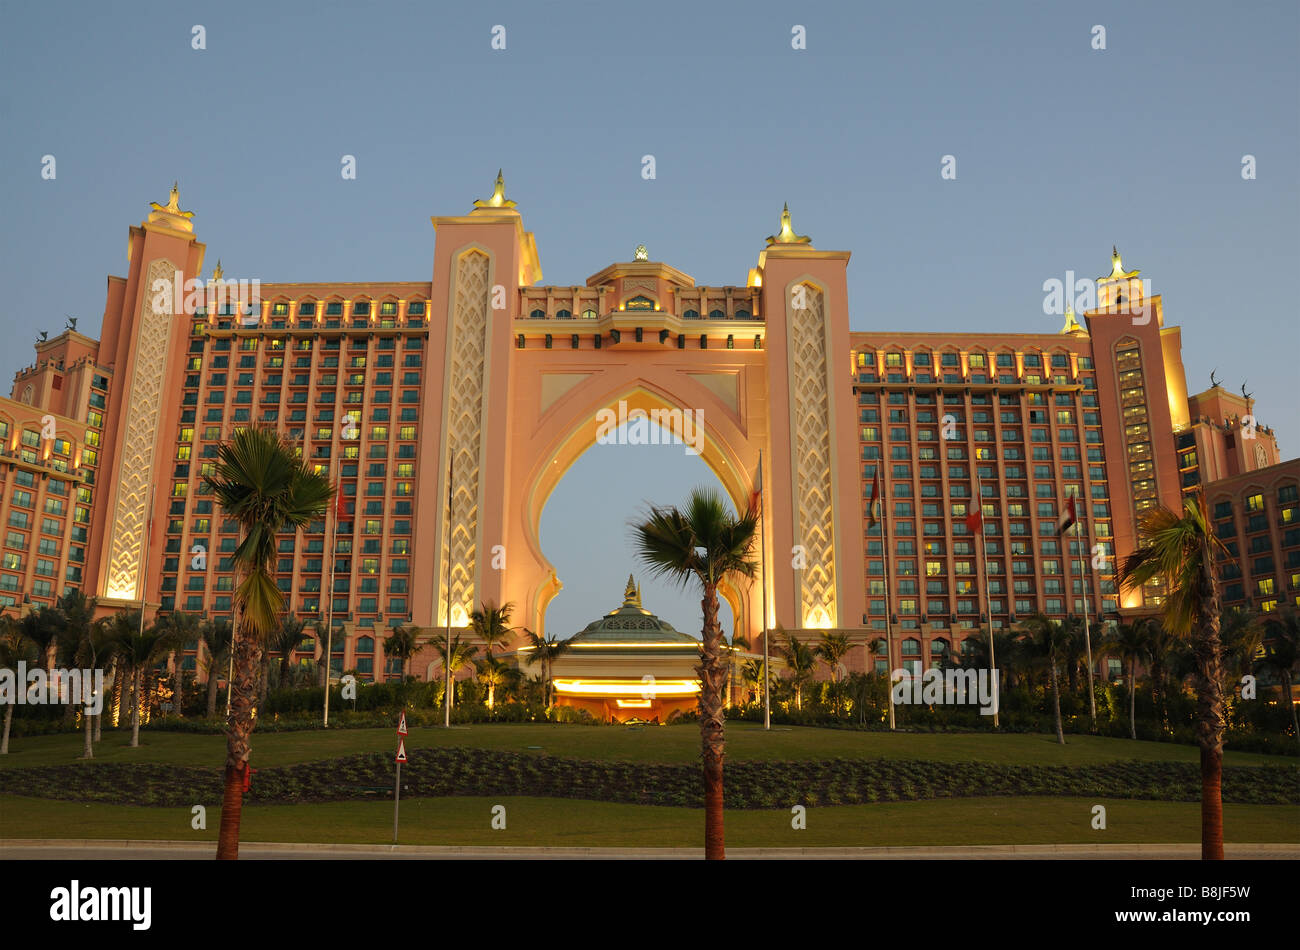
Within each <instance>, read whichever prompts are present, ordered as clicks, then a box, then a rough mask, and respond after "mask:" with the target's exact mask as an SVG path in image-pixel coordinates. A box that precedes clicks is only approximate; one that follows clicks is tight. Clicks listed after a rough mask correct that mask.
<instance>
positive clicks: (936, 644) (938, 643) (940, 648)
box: [930, 637, 949, 656]
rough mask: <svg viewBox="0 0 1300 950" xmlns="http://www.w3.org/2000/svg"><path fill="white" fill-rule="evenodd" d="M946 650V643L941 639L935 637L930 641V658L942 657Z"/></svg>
mask: <svg viewBox="0 0 1300 950" xmlns="http://www.w3.org/2000/svg"><path fill="white" fill-rule="evenodd" d="M948 649H949V648H948V641H947V640H945V639H944V638H943V637H935V638H934V639H933V640H931V641H930V656H944V655H945V654H946V653H948Z"/></svg>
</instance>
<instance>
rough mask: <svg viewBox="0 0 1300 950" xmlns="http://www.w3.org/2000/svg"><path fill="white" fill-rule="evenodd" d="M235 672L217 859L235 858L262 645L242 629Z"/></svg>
mask: <svg viewBox="0 0 1300 950" xmlns="http://www.w3.org/2000/svg"><path fill="white" fill-rule="evenodd" d="M232 649H233V650H234V651H235V672H234V680H233V684H232V687H231V699H230V718H229V719H228V720H227V722H226V785H225V793H224V795H223V796H222V800H221V830H220V831H219V832H218V833H217V860H219V861H233V860H235V859H237V858H238V857H239V820H240V817H241V815H242V813H243V807H244V781H245V779H246V777H247V774H248V768H249V763H248V759H249V756H250V755H251V754H252V743H251V737H252V734H253V704H254V702H255V701H256V698H257V679H258V673H259V672H260V671H261V668H262V647H261V645H260V644H259V643H258V642H257V640H256V639H255V638H254V637H252V636H251V635H249V634H248V633H247V632H246V631H242V630H241V631H237V632H236V635H235V643H234V645H233V647H232Z"/></svg>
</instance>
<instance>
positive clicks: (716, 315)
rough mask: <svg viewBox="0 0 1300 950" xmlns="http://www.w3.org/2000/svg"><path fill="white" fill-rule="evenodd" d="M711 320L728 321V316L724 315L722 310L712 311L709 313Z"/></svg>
mask: <svg viewBox="0 0 1300 950" xmlns="http://www.w3.org/2000/svg"><path fill="white" fill-rule="evenodd" d="M709 319H710V320H725V319H727V315H726V314H725V313H723V312H722V311H721V310H710V311H709Z"/></svg>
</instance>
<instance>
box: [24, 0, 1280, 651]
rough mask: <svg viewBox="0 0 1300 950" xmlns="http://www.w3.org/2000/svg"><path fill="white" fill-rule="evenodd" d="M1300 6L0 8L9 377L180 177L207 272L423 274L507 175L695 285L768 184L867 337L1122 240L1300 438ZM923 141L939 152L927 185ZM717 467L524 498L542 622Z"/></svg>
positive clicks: (1036, 283)
mask: <svg viewBox="0 0 1300 950" xmlns="http://www.w3.org/2000/svg"><path fill="white" fill-rule="evenodd" d="M1298 11H1300V7H1298V6H1297V4H1295V3H1294V2H1282V3H1233V4H1228V3H1218V4H1211V3H1193V2H1178V3H1128V2H1094V3H1069V4H1059V3H1051V4H1047V3H1023V4H1022V3H1016V4H1011V3H993V4H974V3H965V2H951V3H905V4H880V3H847V2H846V3H837V4H830V3H814V2H801V3H798V4H791V3H767V2H762V3H759V2H745V3H725V4H723V3H699V2H694V3H670V2H655V3H628V2H601V3H590V4H577V3H574V4H562V3H537V2H529V3H496V2H493V3H485V4H455V5H452V4H443V3H428V2H425V3H411V4H396V3H386V2H374V3H361V2H355V3H314V4H303V5H301V6H289V5H286V4H278V3H268V2H257V3H238V2H206V3H185V2H166V3H123V4H102V3H79V4H67V3H57V2H52V3H14V2H4V3H0V131H2V132H3V134H0V211H2V212H3V214H2V215H0V220H3V222H4V224H5V227H4V228H3V229H2V231H0V277H2V278H3V285H4V287H5V288H6V298H5V300H4V302H3V304H2V305H0V314H3V316H2V317H0V320H2V321H3V322H2V324H0V325H2V326H3V328H4V330H5V331H6V334H5V335H6V337H7V338H8V339H7V345H5V346H4V347H3V350H2V351H0V376H2V378H3V380H4V390H5V391H6V392H7V391H8V385H9V384H8V381H9V379H10V378H11V377H12V374H13V372H14V371H16V370H17V369H19V368H20V367H21V366H23V365H25V364H27V363H29V362H30V361H31V359H32V350H31V344H32V341H33V340H34V339H35V338H36V334H37V331H38V330H42V329H44V330H49V331H50V334H51V336H53V335H56V334H57V333H58V332H60V330H61V328H62V327H63V324H64V315H65V314H70V315H73V316H76V317H78V318H80V326H79V329H81V330H82V331H84V332H86V333H89V334H91V335H96V334H97V333H98V330H99V326H100V322H101V316H102V313H103V307H104V287H105V285H104V279H105V276H106V275H108V274H124V273H125V272H126V267H127V262H126V254H125V251H126V229H127V227H128V226H129V225H132V224H138V223H139V222H140V221H142V220H143V219H144V217H145V215H146V213H147V211H148V202H149V201H166V198H167V190H168V188H169V187H170V186H171V183H172V180H173V179H179V181H180V193H181V206H182V207H183V208H186V209H189V210H192V211H194V212H195V218H194V224H195V231H196V233H197V235H198V237H199V239H200V240H201V241H204V242H205V243H206V244H207V245H208V261H207V266H208V268H209V269H210V268H211V265H212V264H213V263H215V262H216V259H217V258H218V257H220V258H221V259H222V261H223V264H224V266H225V269H226V272H227V276H247V277H257V278H260V279H262V280H265V281H308V280H327V281H356V280H427V279H429V276H430V274H431V272H432V260H433V246H434V232H433V229H432V227H431V226H430V224H429V216H430V215H432V214H461V213H464V212H466V211H468V210H469V208H470V203H471V201H472V200H473V199H475V198H480V197H486V196H487V195H488V194H490V192H491V185H492V179H493V178H494V176H495V175H496V171H497V168H498V167H503V168H504V169H505V175H506V182H507V193H508V195H509V197H511V198H513V199H514V200H516V201H518V202H519V210H520V211H521V212H522V214H523V217H524V223H525V226H526V227H527V228H528V229H530V230H532V231H534V232H535V233H536V235H537V243H538V249H539V252H540V255H541V261H542V267H543V270H544V272H545V282H546V283H554V284H561V285H569V284H580V283H583V282H584V281H585V280H586V278H587V277H588V276H589V275H591V274H594V273H595V272H597V271H598V270H600V269H601V268H602V267H604V266H605V265H607V264H609V263H610V262H612V261H616V260H630V259H631V257H632V252H633V249H634V248H635V247H636V245H637V244H639V243H644V244H646V245H647V246H648V248H649V251H650V256H651V259H652V260H660V261H664V262H667V263H669V264H672V265H673V266H676V267H678V268H680V269H682V270H684V271H686V272H687V273H689V274H691V275H692V276H693V277H694V278H695V279H696V280H697V281H699V282H700V283H706V284H713V285H718V284H743V283H744V282H745V279H746V275H747V272H748V268H749V267H751V266H753V264H754V263H755V262H756V258H757V255H758V253H759V251H760V250H761V249H762V248H763V238H764V236H766V235H768V234H773V233H775V231H776V230H777V228H778V225H779V214H780V210H781V205H782V203H783V202H787V201H788V202H789V203H790V209H791V212H792V213H793V216H794V227H795V230H796V231H797V232H798V233H800V234H808V235H811V237H812V239H813V242H814V244H815V245H816V246H817V247H819V248H825V249H847V250H850V251H852V252H853V259H852V261H851V262H850V264H849V293H850V309H851V313H852V321H853V327H854V328H855V329H875V328H894V327H896V328H900V329H901V328H909V329H921V330H933V331H944V330H953V331H956V330H972V329H974V330H989V331H1021V332H1041V331H1044V330H1047V331H1055V330H1057V329H1059V327H1060V325H1061V322H1062V321H1061V318H1060V317H1059V316H1056V315H1052V316H1047V315H1045V314H1044V313H1043V297H1044V293H1043V289H1042V286H1043V282H1044V281H1046V280H1049V279H1051V278H1054V277H1055V278H1058V279H1064V277H1065V274H1066V271H1067V269H1068V270H1073V271H1074V272H1075V273H1076V274H1077V275H1078V276H1079V277H1085V278H1095V277H1098V276H1100V275H1102V274H1104V273H1107V272H1108V271H1109V256H1110V248H1111V245H1112V244H1117V245H1118V246H1119V249H1120V251H1121V252H1122V254H1123V256H1124V262H1125V265H1126V266H1128V267H1130V268H1132V267H1136V268H1140V269H1141V271H1142V276H1143V277H1145V278H1150V279H1151V281H1152V289H1153V291H1154V292H1156V293H1160V294H1162V295H1163V297H1164V305H1165V318H1166V324H1167V325H1172V324H1178V325H1181V326H1182V327H1183V345H1184V346H1183V357H1184V360H1185V363H1186V367H1187V373H1188V383H1189V386H1190V387H1191V388H1192V390H1193V391H1199V390H1200V389H1203V388H1205V387H1207V386H1208V385H1209V374H1210V371H1211V370H1212V369H1216V368H1217V369H1218V374H1219V377H1220V378H1221V379H1222V381H1223V383H1224V385H1225V386H1227V387H1229V388H1230V389H1232V390H1234V391H1235V390H1237V389H1238V387H1239V386H1240V385H1241V383H1242V382H1243V381H1245V382H1248V388H1249V389H1250V390H1251V391H1253V392H1254V394H1255V396H1256V398H1257V400H1258V407H1259V408H1258V413H1257V415H1258V417H1259V419H1260V421H1261V422H1262V423H1263V424H1266V425H1272V426H1273V427H1274V428H1275V429H1276V430H1277V431H1278V434H1279V437H1280V440H1281V443H1282V452H1283V456H1284V457H1294V456H1295V455H1296V454H1297V451H1298V450H1300V444H1298V442H1300V404H1298V401H1297V399H1296V397H1295V391H1296V374H1297V370H1296V362H1297V361H1296V357H1297V354H1298V353H1300V345H1298V344H1300V330H1297V304H1296V295H1295V289H1294V282H1295V280H1296V278H1297V275H1298V274H1300V266H1298V265H1300V186H1298V185H1297V170H1298V169H1300V66H1298V65H1297V63H1298V62H1300V60H1298V58H1297V53H1298V52H1300V12H1298ZM195 24H201V25H203V26H204V27H205V28H206V43H207V48H206V49H205V50H201V51H196V50H194V49H192V48H191V35H192V32H191V28H192V27H193V26H194V25H195ZM796 24H799V25H802V26H804V27H805V28H806V34H807V49H806V50H794V49H792V48H791V36H792V34H791V30H792V27H793V26H794V25H796ZM496 25H501V26H504V27H505V28H506V49H505V50H493V49H492V48H491V39H492V28H493V27H494V26H496ZM1094 25H1102V26H1104V27H1105V28H1106V47H1107V48H1106V49H1105V50H1094V49H1093V48H1092V41H1093V34H1092V28H1093V26H1094ZM345 154H350V155H355V156H356V160H357V178H356V180H355V181H345V180H343V179H342V177H341V176H340V167H341V166H340V159H341V157H342V156H343V155H345ZM45 155H53V156H54V157H55V160H56V163H57V165H56V170H57V178H56V179H54V180H43V179H42V177H41V167H42V165H41V163H42V157H43V156H45ZM643 155H653V156H654V157H655V163H656V174H657V177H656V178H655V179H654V180H652V181H647V180H644V179H643V178H642V176H641V169H642V164H641V159H642V156H643ZM945 155H952V156H954V157H955V158H956V163H957V166H956V167H957V177H956V180H952V181H944V180H941V178H940V163H941V160H942V157H943V156H945ZM1245 155H1253V156H1254V157H1255V162H1256V166H1257V176H1258V177H1257V178H1256V180H1253V181H1245V180H1243V178H1242V174H1241V170H1242V159H1243V156H1245ZM702 482H707V483H709V484H714V485H716V484H717V483H716V481H715V480H714V479H713V476H712V475H711V474H709V472H708V470H707V468H705V466H704V464H703V463H702V462H701V461H700V460H699V459H697V458H688V457H686V456H685V455H684V453H683V452H682V450H681V449H680V448H679V447H678V448H673V447H667V446H664V447H645V448H634V447H627V446H619V447H613V446H610V447H606V446H597V447H595V448H594V449H593V450H592V451H590V452H589V453H588V454H587V455H585V456H584V457H583V458H582V459H580V460H579V462H578V463H577V464H576V465H575V466H574V468H573V469H572V470H571V472H570V474H569V476H568V477H567V478H566V479H565V480H564V481H563V482H562V483H561V485H560V486H559V488H558V489H557V491H556V493H555V494H554V495H553V496H552V499H551V501H550V504H549V506H548V508H547V510H546V513H545V516H544V519H543V544H544V547H545V550H546V552H547V554H548V556H549V557H550V558H551V560H552V561H553V562H554V563H555V565H556V567H557V569H558V572H559V575H560V577H561V579H562V580H563V581H564V583H565V590H564V592H563V593H562V594H561V595H560V596H559V597H558V598H557V599H556V600H555V601H554V603H553V604H552V607H551V611H550V616H549V617H548V621H547V624H548V632H552V633H558V634H561V635H567V634H568V633H570V632H573V631H576V630H578V629H580V628H581V627H582V626H583V625H585V624H586V623H587V622H588V621H589V620H591V619H593V618H595V617H596V616H598V615H599V614H601V613H603V612H605V611H607V610H609V609H611V608H613V607H615V606H617V604H618V603H619V601H620V600H621V593H622V590H623V585H624V583H625V581H626V578H627V574H628V573H629V571H631V570H633V569H634V564H633V561H632V555H631V550H630V546H629V544H628V541H627V521H628V518H629V517H630V516H631V515H632V514H633V513H635V512H636V511H637V510H638V509H639V508H641V507H642V506H644V504H645V503H646V502H648V501H654V502H658V503H671V502H677V501H680V500H681V499H683V498H684V497H685V495H686V492H687V491H688V490H689V488H690V487H691V486H692V485H694V484H697V483H702ZM644 586H645V601H646V605H647V606H648V607H650V608H651V609H654V610H657V611H658V612H659V613H660V614H661V615H663V616H664V617H665V618H667V619H668V620H670V621H671V622H672V623H673V624H674V625H676V626H677V627H678V628H679V629H683V630H687V631H691V632H698V629H699V616H700V614H699V602H698V597H697V595H696V594H694V593H693V592H691V593H681V592H679V591H676V590H674V589H671V588H667V587H662V586H659V585H655V584H652V583H650V582H648V581H647V582H646V583H645V585H644Z"/></svg>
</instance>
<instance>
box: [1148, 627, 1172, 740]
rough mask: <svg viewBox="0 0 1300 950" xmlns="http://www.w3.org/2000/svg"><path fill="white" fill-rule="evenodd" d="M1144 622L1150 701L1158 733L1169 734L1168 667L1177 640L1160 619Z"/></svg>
mask: <svg viewBox="0 0 1300 950" xmlns="http://www.w3.org/2000/svg"><path fill="white" fill-rule="evenodd" d="M1144 620H1145V621H1146V622H1145V623H1144V625H1143V630H1144V631H1145V634H1146V640H1147V654H1146V660H1147V666H1148V667H1149V670H1148V672H1149V673H1150V679H1151V693H1152V699H1153V700H1154V702H1155V707H1156V713H1157V714H1158V716H1159V717H1160V731H1161V732H1169V731H1170V729H1169V678H1170V677H1169V666H1170V664H1171V663H1173V662H1174V661H1175V659H1176V658H1175V655H1174V654H1175V652H1176V651H1177V647H1178V638H1177V637H1175V636H1174V635H1173V634H1172V633H1171V632H1170V631H1169V628H1168V627H1167V626H1166V625H1165V624H1163V623H1161V621H1160V618H1158V617H1146V618H1144Z"/></svg>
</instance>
